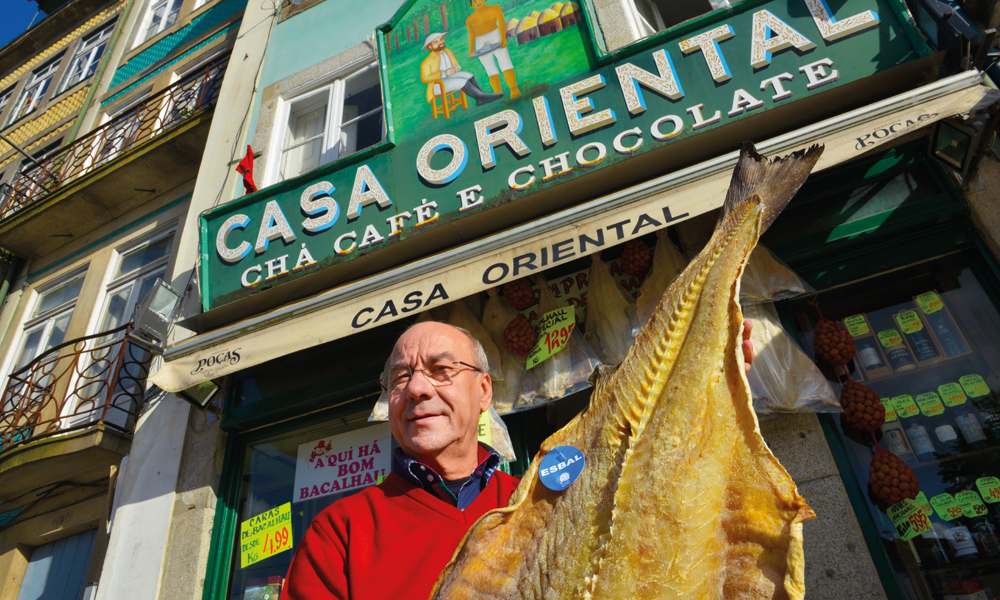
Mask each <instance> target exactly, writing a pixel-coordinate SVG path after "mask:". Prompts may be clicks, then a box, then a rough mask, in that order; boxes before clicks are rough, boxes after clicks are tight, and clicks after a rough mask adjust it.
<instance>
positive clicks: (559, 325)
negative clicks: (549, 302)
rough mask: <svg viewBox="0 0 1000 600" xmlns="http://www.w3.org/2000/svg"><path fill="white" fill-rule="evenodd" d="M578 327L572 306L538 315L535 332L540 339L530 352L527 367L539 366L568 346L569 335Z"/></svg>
mask: <svg viewBox="0 0 1000 600" xmlns="http://www.w3.org/2000/svg"><path fill="white" fill-rule="evenodd" d="M574 328H576V315H575V314H574V310H573V307H572V306H567V307H563V308H557V309H556V310H553V311H549V312H547V313H545V314H543V315H542V316H540V317H538V321H537V322H536V323H535V334H536V335H537V336H538V339H537V340H536V341H535V346H534V347H533V348H532V349H531V350H530V351H529V352H528V360H527V363H526V365H525V368H526V369H531V368H533V367H536V366H538V364H539V363H541V362H542V361H544V360H545V359H547V358H549V357H550V356H552V355H553V354H555V353H556V352H559V351H560V350H562V349H563V348H565V347H566V344H567V343H568V342H569V336H570V334H571V333H573V329H574Z"/></svg>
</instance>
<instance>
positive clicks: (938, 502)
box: [931, 494, 962, 521]
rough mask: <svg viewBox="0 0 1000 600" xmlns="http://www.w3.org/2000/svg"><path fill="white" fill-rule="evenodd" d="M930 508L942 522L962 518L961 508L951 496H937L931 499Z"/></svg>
mask: <svg viewBox="0 0 1000 600" xmlns="http://www.w3.org/2000/svg"><path fill="white" fill-rule="evenodd" d="M931 506H933V507H934V512H936V513H937V516H939V517H941V520H942V521H951V520H954V519H957V518H959V517H961V516H962V507H961V506H959V505H958V502H956V501H955V497H954V496H952V495H951V494H938V495H937V496H934V497H933V498H931Z"/></svg>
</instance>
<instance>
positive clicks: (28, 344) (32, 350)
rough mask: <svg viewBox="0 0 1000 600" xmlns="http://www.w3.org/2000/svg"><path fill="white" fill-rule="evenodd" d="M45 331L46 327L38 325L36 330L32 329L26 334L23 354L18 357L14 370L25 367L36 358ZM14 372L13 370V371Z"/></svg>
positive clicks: (22, 349)
mask: <svg viewBox="0 0 1000 600" xmlns="http://www.w3.org/2000/svg"><path fill="white" fill-rule="evenodd" d="M44 333H45V327H44V326H42V327H38V328H37V329H35V330H34V331H30V332H28V333H27V335H25V336H24V346H23V347H22V348H21V354H19V355H18V357H17V362H16V363H15V364H14V371H17V370H19V369H23V368H24V367H25V366H26V365H27V364H28V363H30V362H31V361H33V360H34V359H35V356H37V355H38V346H39V344H40V343H41V341H42V334H44ZM12 372H13V371H12Z"/></svg>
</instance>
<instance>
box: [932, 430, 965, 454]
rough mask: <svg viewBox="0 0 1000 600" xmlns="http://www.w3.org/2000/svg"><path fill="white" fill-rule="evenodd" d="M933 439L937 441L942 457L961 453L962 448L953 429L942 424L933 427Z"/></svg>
mask: <svg viewBox="0 0 1000 600" xmlns="http://www.w3.org/2000/svg"><path fill="white" fill-rule="evenodd" d="M934 437H935V438H936V439H937V441H938V443H937V447H938V451H939V454H940V455H942V456H955V455H958V454H961V453H962V446H961V444H960V443H959V441H958V432H957V431H955V428H954V427H952V426H951V425H949V424H948V423H944V424H942V425H936V426H935V427H934Z"/></svg>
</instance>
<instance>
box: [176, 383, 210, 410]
mask: <svg viewBox="0 0 1000 600" xmlns="http://www.w3.org/2000/svg"><path fill="white" fill-rule="evenodd" d="M218 391H219V386H218V385H217V384H216V383H215V382H214V381H212V380H211V379H210V380H208V381H203V382H201V383H199V384H198V385H196V386H194V387H191V388H188V389H186V390H182V391H180V392H177V395H178V396H180V397H181V398H183V399H184V400H187V401H188V402H190V403H191V404H194V405H195V406H197V407H198V408H205V407H206V406H208V403H209V402H211V401H212V400H213V399H214V398H215V394H216V393H217V392H218Z"/></svg>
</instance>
